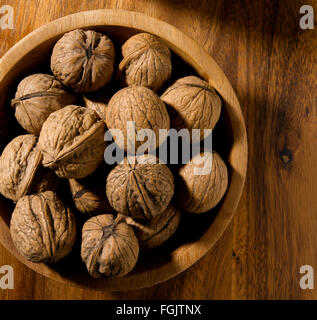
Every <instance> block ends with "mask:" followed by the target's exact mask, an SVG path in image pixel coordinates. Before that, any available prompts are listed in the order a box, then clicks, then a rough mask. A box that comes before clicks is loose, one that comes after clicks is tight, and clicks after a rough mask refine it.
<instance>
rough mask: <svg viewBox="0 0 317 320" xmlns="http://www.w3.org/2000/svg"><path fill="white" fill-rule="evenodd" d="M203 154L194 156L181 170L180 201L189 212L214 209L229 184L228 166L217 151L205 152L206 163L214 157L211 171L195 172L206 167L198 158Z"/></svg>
mask: <svg viewBox="0 0 317 320" xmlns="http://www.w3.org/2000/svg"><path fill="white" fill-rule="evenodd" d="M203 155H204V154H203V153H201V154H200V155H197V156H195V157H193V158H192V159H191V161H190V162H189V163H187V164H185V165H184V166H183V167H182V168H181V169H180V171H179V178H180V180H179V189H178V203H179V205H180V206H181V207H182V208H183V209H184V210H185V211H187V212H189V213H203V212H207V211H209V210H210V209H212V208H213V207H214V206H216V205H217V204H218V203H219V201H220V200H221V198H222V197H223V195H224V194H225V192H226V190H227V186H228V171H227V167H226V165H225V163H224V161H223V160H222V159H221V157H220V156H219V154H218V153H217V152H215V151H213V152H212V153H210V152H209V153H207V152H206V153H205V155H206V158H204V161H205V164H207V162H208V161H211V159H212V166H211V170H210V172H209V173H207V174H200V173H199V172H195V170H197V169H203V167H204V166H203V163H202V161H200V160H199V159H198V156H203ZM209 163H210V162H209ZM206 168H207V167H206Z"/></svg>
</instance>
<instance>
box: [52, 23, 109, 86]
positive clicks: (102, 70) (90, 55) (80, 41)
mask: <svg viewBox="0 0 317 320" xmlns="http://www.w3.org/2000/svg"><path fill="white" fill-rule="evenodd" d="M114 57H115V51H114V46H113V43H112V41H111V40H110V39H109V38H108V37H107V36H105V35H103V34H101V33H98V32H95V31H92V30H88V31H84V30H81V29H77V30H73V31H70V32H68V33H65V34H64V36H63V37H62V38H61V39H59V40H58V41H57V43H56V44H55V46H54V48H53V53H52V56H51V69H52V72H53V73H54V75H55V77H56V78H57V79H59V80H60V81H61V82H62V83H63V84H64V85H66V86H69V87H72V88H73V89H74V90H75V91H77V92H91V91H96V90H98V89H99V88H101V87H103V86H104V85H105V84H106V83H107V82H109V81H110V79H111V76H112V73H113V70H114Z"/></svg>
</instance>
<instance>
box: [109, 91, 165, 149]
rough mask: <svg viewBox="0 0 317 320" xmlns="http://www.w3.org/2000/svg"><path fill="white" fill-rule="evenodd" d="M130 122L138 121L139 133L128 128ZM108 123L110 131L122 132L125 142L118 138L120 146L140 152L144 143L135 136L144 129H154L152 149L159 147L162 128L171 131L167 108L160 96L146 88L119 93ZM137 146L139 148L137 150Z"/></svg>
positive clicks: (113, 103)
mask: <svg viewBox="0 0 317 320" xmlns="http://www.w3.org/2000/svg"><path fill="white" fill-rule="evenodd" d="M128 121H134V123H135V130H134V129H132V132H130V131H129V129H128ZM106 123H107V127H108V128H109V129H119V130H121V132H122V133H123V136H124V141H121V140H120V139H118V137H115V136H114V139H115V142H116V143H117V145H118V146H119V147H120V148H122V149H124V150H125V151H130V150H131V151H132V152H134V151H137V150H138V148H139V146H141V145H142V144H143V143H144V142H143V141H137V140H136V138H135V139H133V138H132V137H131V134H132V133H135V132H138V131H139V130H141V129H151V130H152V131H153V132H154V133H155V138H154V139H153V140H151V141H149V150H155V149H156V148H157V147H158V146H159V145H160V142H161V143H162V141H160V139H159V129H167V130H168V129H169V128H170V120H169V116H168V113H167V110H166V107H165V105H164V103H163V102H162V100H161V99H160V98H159V97H158V96H157V94H156V93H155V92H154V91H152V90H151V89H148V88H146V87H138V86H135V87H128V88H124V89H121V90H119V91H118V92H117V93H116V94H115V95H114V96H113V97H112V98H111V99H110V101H109V104H108V108H107V114H106ZM134 146H135V147H134Z"/></svg>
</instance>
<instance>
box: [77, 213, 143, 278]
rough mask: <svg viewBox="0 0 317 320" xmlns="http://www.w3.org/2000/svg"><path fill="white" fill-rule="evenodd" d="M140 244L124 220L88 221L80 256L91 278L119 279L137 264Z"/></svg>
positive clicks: (107, 216)
mask: <svg viewBox="0 0 317 320" xmlns="http://www.w3.org/2000/svg"><path fill="white" fill-rule="evenodd" d="M138 256H139V244H138V240H137V238H136V237H135V235H134V232H133V229H132V227H130V226H129V225H128V224H127V223H126V222H125V217H124V216H122V215H118V216H117V218H116V219H115V218H114V217H113V216H112V215H111V214H104V215H99V216H95V217H92V218H90V219H89V220H88V221H86V222H85V224H84V227H83V229H82V244H81V257H82V260H83V261H84V262H85V264H86V267H87V270H88V272H89V274H90V275H91V276H92V277H95V278H98V277H101V276H107V277H122V276H124V275H126V274H127V273H129V272H130V271H131V270H132V269H133V268H134V267H135V265H136V262H137V260H138Z"/></svg>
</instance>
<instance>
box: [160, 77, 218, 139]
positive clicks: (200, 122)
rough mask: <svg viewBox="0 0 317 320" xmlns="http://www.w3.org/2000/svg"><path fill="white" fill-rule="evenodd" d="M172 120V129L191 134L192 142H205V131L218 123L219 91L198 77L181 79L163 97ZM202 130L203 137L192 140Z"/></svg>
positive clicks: (201, 135)
mask: <svg viewBox="0 0 317 320" xmlns="http://www.w3.org/2000/svg"><path fill="white" fill-rule="evenodd" d="M161 99H162V100H163V101H164V103H165V105H166V108H167V110H168V113H169V115H170V118H171V127H172V128H175V129H176V130H178V131H179V130H181V129H183V128H186V129H188V130H190V133H191V136H192V139H193V142H199V141H201V140H203V139H204V129H211V130H212V129H213V128H214V127H215V125H216V123H217V122H218V120H219V117H220V112H221V100H220V98H219V96H218V94H217V93H216V91H215V90H214V89H213V88H212V87H211V86H210V85H209V84H208V83H207V82H206V81H204V80H201V79H199V78H198V77H195V76H188V77H184V78H181V79H178V80H177V81H176V82H175V83H174V84H173V85H172V86H170V87H169V88H168V89H166V91H165V92H164V93H163V95H162V96H161ZM193 129H200V136H198V137H196V136H193V132H192V130H193Z"/></svg>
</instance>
